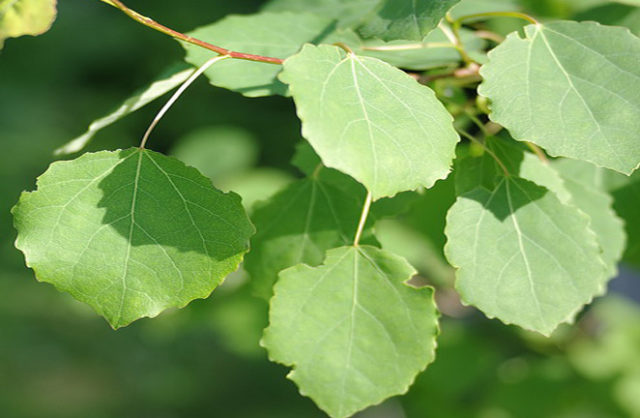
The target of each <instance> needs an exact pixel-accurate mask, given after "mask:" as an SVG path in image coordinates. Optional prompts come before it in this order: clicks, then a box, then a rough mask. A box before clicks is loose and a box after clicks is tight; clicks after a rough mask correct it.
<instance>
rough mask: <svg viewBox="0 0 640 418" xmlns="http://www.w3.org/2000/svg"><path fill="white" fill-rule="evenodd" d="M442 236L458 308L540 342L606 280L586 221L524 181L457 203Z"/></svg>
mask: <svg viewBox="0 0 640 418" xmlns="http://www.w3.org/2000/svg"><path fill="white" fill-rule="evenodd" d="M445 233H446V235H447V238H448V242H447V245H446V247H445V254H446V256H447V259H448V260H449V262H450V263H451V264H452V265H453V266H454V267H456V268H458V271H457V275H456V277H457V280H456V289H457V290H458V292H459V293H460V295H461V297H462V300H463V301H464V302H465V303H467V304H471V305H474V306H476V307H478V308H479V309H480V310H482V311H483V312H484V313H485V314H486V315H487V316H488V317H491V318H493V317H497V318H498V319H500V320H501V321H503V322H505V323H512V324H516V325H519V326H521V327H523V328H525V329H529V330H533V331H537V332H540V333H542V334H544V335H549V334H551V332H552V331H553V330H554V329H555V328H556V327H557V326H558V325H559V324H560V323H562V322H567V321H570V320H572V319H573V317H574V315H575V314H576V313H577V312H578V311H579V310H580V309H581V308H582V306H584V305H585V304H587V303H589V302H590V301H591V300H592V298H593V297H594V296H595V295H597V294H600V293H601V291H602V288H603V284H604V282H605V280H606V274H605V265H604V263H603V262H602V260H601V257H600V248H599V246H598V243H597V242H596V236H595V234H594V233H593V232H592V231H591V230H590V229H589V218H588V217H587V216H585V215H584V214H583V213H581V212H580V211H579V210H577V209H576V208H574V207H572V206H567V205H564V204H563V203H562V202H560V200H558V198H557V197H556V196H555V195H554V194H553V193H549V192H548V190H547V189H545V188H543V187H540V186H537V185H535V184H533V183H531V182H529V181H527V180H524V179H519V178H515V177H509V178H503V179H502V180H501V181H500V182H499V183H498V184H497V185H496V186H495V187H494V188H493V189H491V190H488V189H486V188H483V187H481V188H476V189H474V190H472V191H470V192H468V193H465V194H464V195H462V196H460V197H459V198H458V200H457V201H456V203H455V204H454V205H453V207H452V208H451V209H450V211H449V214H448V215H447V227H446V229H445Z"/></svg>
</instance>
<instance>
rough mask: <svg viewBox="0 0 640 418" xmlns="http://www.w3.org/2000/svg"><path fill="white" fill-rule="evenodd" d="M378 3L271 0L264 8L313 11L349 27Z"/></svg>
mask: <svg viewBox="0 0 640 418" xmlns="http://www.w3.org/2000/svg"><path fill="white" fill-rule="evenodd" d="M378 3H380V0H305V1H300V0H271V1H270V2H268V3H267V4H266V5H265V6H264V8H263V9H262V10H264V11H269V12H284V11H287V12H298V13H313V14H314V15H316V16H323V17H326V18H328V19H331V20H333V19H336V20H337V22H338V27H340V28H348V27H352V26H354V25H356V24H358V23H360V22H361V21H362V20H363V19H364V18H365V17H366V16H367V15H368V14H369V13H371V12H372V11H373V9H374V8H375V7H376V5H377V4H378Z"/></svg>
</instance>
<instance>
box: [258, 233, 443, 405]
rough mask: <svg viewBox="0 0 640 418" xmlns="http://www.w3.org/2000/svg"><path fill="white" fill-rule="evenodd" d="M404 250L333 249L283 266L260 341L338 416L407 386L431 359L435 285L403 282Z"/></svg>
mask: <svg viewBox="0 0 640 418" xmlns="http://www.w3.org/2000/svg"><path fill="white" fill-rule="evenodd" d="M413 274H415V271H414V269H413V268H412V267H411V266H410V265H409V264H408V263H407V262H406V261H405V260H404V259H402V258H400V257H398V256H395V255H393V254H391V253H388V252H386V251H382V250H379V249H377V248H374V247H368V246H362V247H357V248H354V247H342V248H337V249H333V250H331V251H329V252H328V253H327V258H326V260H325V263H324V265H322V266H320V267H316V268H312V267H309V266H305V265H298V266H296V267H292V268H290V269H287V270H285V271H283V272H282V273H281V274H280V280H279V281H278V283H277V284H276V287H275V296H274V297H273V299H272V300H271V310H270V314H269V323H270V325H269V327H268V328H267V329H266V330H265V334H264V338H263V341H262V344H263V345H264V346H265V347H266V348H267V350H268V351H269V356H270V358H271V359H272V360H273V361H277V362H279V363H282V364H285V365H288V366H292V367H293V370H292V371H291V373H289V375H288V377H289V378H290V379H291V380H293V381H294V382H296V384H297V385H298V387H299V388H300V393H302V394H303V395H306V396H309V397H311V398H312V399H313V400H314V401H315V402H316V404H317V405H318V406H319V407H320V408H321V409H323V410H324V411H326V412H327V413H328V414H329V415H330V416H332V417H347V416H351V415H352V414H354V413H355V412H357V411H359V410H361V409H364V408H366V407H367V406H370V405H374V404H377V403H379V402H381V401H383V400H384V399H386V398H388V397H390V396H394V395H398V394H402V393H405V392H406V391H407V389H408V388H409V385H411V383H412V382H413V380H414V378H415V376H416V375H417V374H418V373H419V372H420V371H422V370H424V369H425V367H426V366H427V365H428V364H429V363H430V362H431V361H433V358H434V350H435V338H436V335H437V333H438V322H437V316H438V314H437V311H436V307H435V303H434V300H433V289H432V288H429V287H426V288H421V289H416V288H412V287H410V286H408V285H406V284H405V282H406V281H407V280H409V279H410V278H411V276H412V275H413Z"/></svg>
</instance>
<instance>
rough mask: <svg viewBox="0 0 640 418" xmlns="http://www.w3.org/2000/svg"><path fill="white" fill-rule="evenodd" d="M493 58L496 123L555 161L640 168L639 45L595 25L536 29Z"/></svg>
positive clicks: (490, 72)
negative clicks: (561, 159) (555, 159)
mask: <svg viewBox="0 0 640 418" xmlns="http://www.w3.org/2000/svg"><path fill="white" fill-rule="evenodd" d="M525 34H526V36H525V38H524V39H523V38H520V37H519V36H518V34H517V33H513V34H511V35H509V37H508V38H507V40H506V41H505V42H503V43H502V44H501V45H500V46H498V47H497V48H496V49H494V50H493V51H491V53H490V54H489V58H490V59H489V63H488V64H486V65H484V66H483V67H482V69H481V74H482V76H483V77H484V82H483V84H482V85H481V86H480V88H479V93H480V94H481V95H483V96H486V97H488V98H489V99H490V100H491V111H492V113H491V119H492V120H493V121H495V122H497V123H499V124H501V125H503V126H504V127H506V128H507V129H508V130H509V132H510V133H511V135H512V136H513V137H514V138H515V139H517V140H527V141H531V142H534V143H536V144H537V145H540V146H541V147H543V148H545V149H546V151H547V152H548V153H549V154H551V155H553V156H564V157H570V158H575V159H580V160H585V161H588V162H591V163H593V164H595V165H598V166H601V167H607V168H611V169H613V170H616V171H619V172H621V173H625V174H630V173H631V172H633V170H634V169H636V168H637V167H638V165H639V164H640V141H638V132H640V118H639V117H638V113H639V112H640V95H638V94H637V91H638V90H639V89H640V67H639V66H638V65H637V64H638V59H640V39H639V38H637V37H636V36H634V35H632V34H631V33H630V32H629V30H628V29H625V28H619V27H608V26H602V25H600V24H597V23H593V22H582V23H577V22H555V23H549V24H544V25H542V24H540V25H529V26H527V27H526V28H525Z"/></svg>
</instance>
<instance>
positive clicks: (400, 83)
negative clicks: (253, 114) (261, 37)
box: [280, 45, 459, 199]
mask: <svg viewBox="0 0 640 418" xmlns="http://www.w3.org/2000/svg"><path fill="white" fill-rule="evenodd" d="M284 67H285V68H284V71H283V72H282V74H281V75H280V78H281V80H283V81H284V82H285V83H287V84H289V86H290V91H291V94H292V96H293V98H294V100H295V102H296V107H297V110H298V116H299V117H300V119H301V120H302V133H303V136H304V137H305V138H306V139H307V140H308V141H309V142H310V143H311V145H312V146H313V148H314V149H315V151H316V152H317V154H318V155H319V156H320V157H321V158H322V161H323V163H324V164H325V165H327V166H328V167H332V168H335V169H338V170H340V171H342V172H344V173H346V174H349V175H350V176H352V177H353V178H355V179H356V180H358V181H359V182H361V183H362V184H364V185H365V186H366V187H367V189H368V190H370V191H371V193H372V195H373V197H374V199H378V198H381V197H385V196H393V195H395V194H396V193H398V192H402V191H407V190H414V189H416V188H418V187H420V186H424V187H427V188H428V187H431V186H433V184H434V183H435V181H436V180H438V179H442V178H445V177H447V175H448V173H449V170H450V167H451V164H452V160H453V157H454V151H455V146H456V144H457V142H458V140H459V137H458V135H457V134H456V132H455V130H454V129H453V125H452V117H451V115H450V114H449V113H448V112H447V111H446V109H445V108H444V106H443V105H442V104H441V103H440V102H439V101H438V100H437V99H436V97H435V94H434V93H433V91H432V90H431V89H429V88H428V87H426V86H422V85H420V84H418V82H416V80H414V79H413V78H411V77H410V76H409V75H407V74H406V73H404V72H402V71H400V70H398V69H397V68H394V67H392V66H390V65H389V64H386V63H384V62H382V61H380V60H377V59H374V58H369V57H359V56H356V55H353V54H347V53H345V52H344V51H342V50H341V49H340V48H338V47H335V46H328V45H324V46H319V47H315V46H312V45H306V46H305V47H304V48H303V50H302V51H301V52H300V53H298V54H297V55H295V56H293V57H291V58H289V59H288V60H287V61H286V62H285V64H284Z"/></svg>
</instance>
